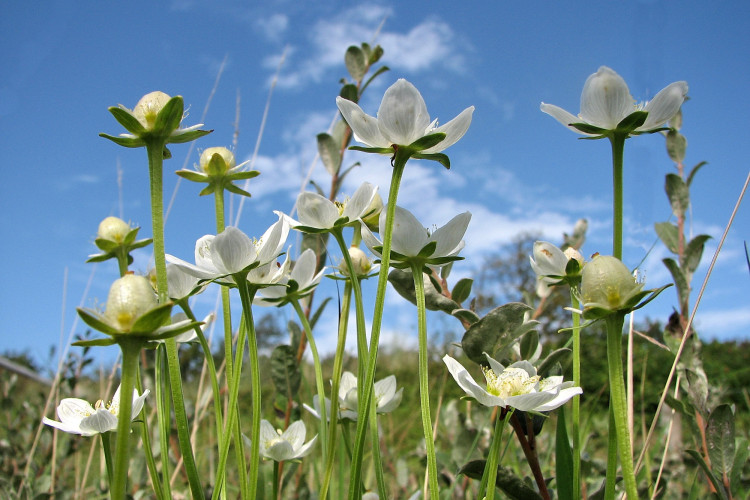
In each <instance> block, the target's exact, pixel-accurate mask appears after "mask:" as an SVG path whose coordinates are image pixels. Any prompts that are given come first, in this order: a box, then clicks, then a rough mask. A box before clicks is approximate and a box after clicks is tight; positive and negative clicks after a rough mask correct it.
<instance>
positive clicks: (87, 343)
mask: <svg viewBox="0 0 750 500" xmlns="http://www.w3.org/2000/svg"><path fill="white" fill-rule="evenodd" d="M115 343H116V341H115V339H113V338H112V337H108V338H105V339H91V340H78V341H76V342H73V343H72V344H71V345H74V346H76V347H107V346H110V345H114V344H115Z"/></svg>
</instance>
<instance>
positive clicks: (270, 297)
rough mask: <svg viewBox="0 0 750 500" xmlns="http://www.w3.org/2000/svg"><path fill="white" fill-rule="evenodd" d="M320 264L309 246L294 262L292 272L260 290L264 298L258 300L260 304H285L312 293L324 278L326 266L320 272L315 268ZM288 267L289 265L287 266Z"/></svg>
mask: <svg viewBox="0 0 750 500" xmlns="http://www.w3.org/2000/svg"><path fill="white" fill-rule="evenodd" d="M317 265H318V258H317V257H316V255H315V252H314V251H313V250H312V249H310V248H308V249H307V250H305V251H304V252H302V255H300V256H299V259H297V262H295V263H294V267H292V270H291V272H287V273H285V274H284V276H282V277H281V278H280V279H279V280H278V281H276V284H274V285H273V286H269V287H266V288H263V289H262V290H260V293H261V295H262V296H263V297H262V298H259V299H258V300H256V303H257V304H259V305H283V304H286V303H287V302H288V301H289V300H291V299H293V298H296V299H300V298H302V297H305V296H306V295H308V294H310V292H312V291H313V289H314V288H315V287H316V286H318V283H320V280H321V279H322V278H323V273H324V272H325V267H324V268H323V269H321V270H320V271H319V272H318V273H316V272H315V268H316V267H317ZM285 267H286V268H287V269H288V266H285Z"/></svg>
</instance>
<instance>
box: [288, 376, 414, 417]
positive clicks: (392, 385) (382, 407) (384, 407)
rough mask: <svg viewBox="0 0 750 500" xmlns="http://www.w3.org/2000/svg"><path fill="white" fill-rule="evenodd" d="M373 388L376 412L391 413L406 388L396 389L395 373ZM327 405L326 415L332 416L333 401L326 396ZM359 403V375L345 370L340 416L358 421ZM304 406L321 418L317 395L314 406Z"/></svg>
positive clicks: (340, 392) (342, 382) (340, 389)
mask: <svg viewBox="0 0 750 500" xmlns="http://www.w3.org/2000/svg"><path fill="white" fill-rule="evenodd" d="M373 389H374V391H373V397H374V398H375V412H376V413H390V412H392V411H393V410H395V409H396V408H397V407H398V405H399V404H401V398H402V396H403V392H404V388H403V387H402V388H400V389H398V390H396V376H395V375H389V376H388V377H386V378H384V379H382V380H378V381H377V382H375V385H374V387H373ZM325 405H326V415H328V417H329V418H330V415H331V402H330V401H329V399H328V398H326V401H325ZM357 405H358V397H357V377H355V376H354V374H353V373H351V372H344V373H342V374H341V382H340V383H339V418H348V419H349V420H355V421H356V420H357ZM303 407H304V408H305V409H306V410H307V411H309V412H310V413H312V414H313V416H315V418H320V400H319V399H318V396H317V395H315V396H313V408H310V407H309V406H308V405H306V404H303Z"/></svg>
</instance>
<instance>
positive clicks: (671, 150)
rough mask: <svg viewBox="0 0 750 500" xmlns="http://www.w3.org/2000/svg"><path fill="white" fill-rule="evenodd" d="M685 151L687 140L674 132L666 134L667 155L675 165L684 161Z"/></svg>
mask: <svg viewBox="0 0 750 500" xmlns="http://www.w3.org/2000/svg"><path fill="white" fill-rule="evenodd" d="M686 149H687V139H685V136H684V135H682V134H681V133H679V132H678V131H676V130H670V131H669V132H667V154H668V155H669V158H670V159H671V160H672V161H673V162H675V163H682V161H683V160H684V159H685V150H686Z"/></svg>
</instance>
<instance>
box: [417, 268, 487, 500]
mask: <svg viewBox="0 0 750 500" xmlns="http://www.w3.org/2000/svg"><path fill="white" fill-rule="evenodd" d="M411 274H412V276H413V278H414V291H415V296H416V303H417V330H418V335H419V398H420V407H421V412H422V430H423V431H424V440H425V447H426V451H427V481H428V483H429V487H430V498H432V499H434V500H438V499H439V498H440V497H439V486H438V482H437V458H436V457H435V442H434V440H433V438H432V418H431V415H430V392H429V390H430V381H429V374H428V361H429V360H428V351H427V308H426V306H425V296H424V276H423V275H422V263H421V262H418V261H415V262H412V265H411ZM493 484H494V483H493Z"/></svg>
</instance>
